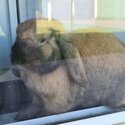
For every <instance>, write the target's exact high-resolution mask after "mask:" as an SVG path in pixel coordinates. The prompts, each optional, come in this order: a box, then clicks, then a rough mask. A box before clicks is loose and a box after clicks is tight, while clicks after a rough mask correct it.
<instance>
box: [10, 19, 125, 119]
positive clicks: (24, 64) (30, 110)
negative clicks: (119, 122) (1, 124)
mask: <svg viewBox="0 0 125 125" xmlns="http://www.w3.org/2000/svg"><path fill="white" fill-rule="evenodd" d="M26 23H28V21H27V22H24V23H22V24H21V25H19V26H18V30H19V29H20V28H22V27H24V29H25V30H24V31H22V32H19V35H21V36H22V39H19V38H18V35H17V39H16V42H15V45H14V46H13V48H12V61H13V67H12V70H13V73H14V74H16V75H17V74H18V75H17V76H20V77H21V79H22V80H23V81H24V84H25V85H26V86H27V88H28V89H29V90H30V92H31V94H32V95H33V99H32V104H30V106H28V107H26V108H24V109H22V110H21V111H20V112H19V114H18V115H17V116H16V120H25V119H31V118H35V117H42V116H48V115H53V114H59V113H64V112H68V111H73V110H78V109H79V108H80V109H86V108H90V107H96V106H101V105H106V106H109V107H113V108H117V107H122V106H124V105H125V65H124V62H125V46H124V44H123V43H122V42H121V41H119V40H118V39H117V38H116V37H114V36H113V35H112V34H111V33H97V32H95V33H76V32H74V33H63V34H62V33H60V32H58V31H57V30H54V29H50V28H49V29H47V30H48V32H49V34H46V35H45V34H44V33H43V34H42V35H41V36H42V37H41V40H40V41H39V40H38V38H37V36H35V35H34V34H35V32H34V31H33V32H32V33H33V36H34V39H32V36H31V35H28V33H29V32H27V35H26V36H27V38H28V37H29V38H28V39H23V35H22V34H23V33H24V32H26V31H28V30H29V28H30V31H32V26H33V24H30V25H31V26H29V27H28V28H27V25H25V24H26ZM60 25H61V24H60ZM24 34H25V33H24ZM43 36H46V37H43ZM34 40H35V41H34ZM30 41H31V43H30ZM16 48H18V49H16ZM30 49H31V50H32V51H30ZM34 50H35V51H34ZM18 51H20V52H18ZM16 54H17V55H18V54H19V55H23V56H22V57H23V59H22V60H23V61H22V60H21V61H19V59H20V58H19V57H18V56H19V55H18V56H17V55H16ZM34 55H35V56H34Z"/></svg>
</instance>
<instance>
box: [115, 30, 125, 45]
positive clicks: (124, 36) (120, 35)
mask: <svg viewBox="0 0 125 125" xmlns="http://www.w3.org/2000/svg"><path fill="white" fill-rule="evenodd" d="M113 34H114V35H115V36H116V37H117V38H118V39H119V40H121V41H122V42H123V43H125V32H114V33H113Z"/></svg>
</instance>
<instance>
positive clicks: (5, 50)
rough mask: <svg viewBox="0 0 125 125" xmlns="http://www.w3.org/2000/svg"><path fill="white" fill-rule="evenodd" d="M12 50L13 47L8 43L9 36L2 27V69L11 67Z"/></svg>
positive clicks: (0, 63) (0, 33) (0, 60)
mask: <svg viewBox="0 0 125 125" xmlns="http://www.w3.org/2000/svg"><path fill="white" fill-rule="evenodd" d="M10 50H11V46H10V43H9V42H8V39H7V35H6V34H5V32H4V31H3V29H2V27H1V26H0V69H6V68H9V67H10V64H11V63H10Z"/></svg>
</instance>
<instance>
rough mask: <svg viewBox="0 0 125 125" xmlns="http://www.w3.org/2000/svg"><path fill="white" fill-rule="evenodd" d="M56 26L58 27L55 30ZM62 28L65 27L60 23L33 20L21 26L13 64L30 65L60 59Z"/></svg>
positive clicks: (14, 50)
mask: <svg viewBox="0 0 125 125" xmlns="http://www.w3.org/2000/svg"><path fill="white" fill-rule="evenodd" d="M45 22H46V25H44V23H45ZM54 24H55V25H57V27H55V28H54V26H53V25H54ZM41 25H42V26H41ZM60 27H61V28H62V27H63V26H62V24H61V23H59V22H58V21H55V20H54V21H53V22H51V23H49V22H48V21H47V20H46V19H43V20H35V19H31V20H28V21H26V22H23V23H21V24H19V26H18V27H17V37H16V41H15V44H14V46H13V47H12V56H11V57H12V62H13V63H16V64H30V63H43V62H46V61H53V60H55V59H56V60H58V59H60V56H61V55H60V53H59V48H58V45H57V39H58V38H59V31H60ZM62 29H63V28H62Z"/></svg>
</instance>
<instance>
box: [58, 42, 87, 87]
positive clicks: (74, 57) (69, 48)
mask: <svg viewBox="0 0 125 125" xmlns="http://www.w3.org/2000/svg"><path fill="white" fill-rule="evenodd" d="M58 44H59V47H60V51H61V53H62V56H63V58H64V59H65V60H66V64H67V67H68V71H69V75H70V76H71V78H72V79H73V80H74V81H75V82H76V83H78V84H79V85H80V86H84V87H85V86H86V84H87V83H88V80H87V76H86V73H85V70H84V65H83V62H82V60H81V57H80V54H79V51H78V50H77V48H76V47H75V46H74V45H73V44H72V43H71V42H68V41H65V40H60V41H58Z"/></svg>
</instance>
